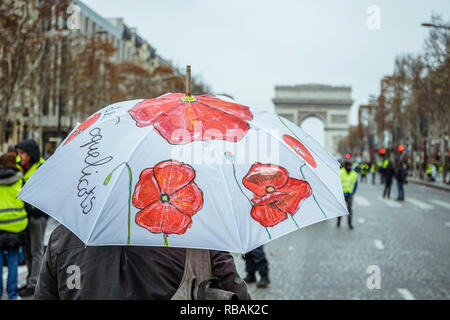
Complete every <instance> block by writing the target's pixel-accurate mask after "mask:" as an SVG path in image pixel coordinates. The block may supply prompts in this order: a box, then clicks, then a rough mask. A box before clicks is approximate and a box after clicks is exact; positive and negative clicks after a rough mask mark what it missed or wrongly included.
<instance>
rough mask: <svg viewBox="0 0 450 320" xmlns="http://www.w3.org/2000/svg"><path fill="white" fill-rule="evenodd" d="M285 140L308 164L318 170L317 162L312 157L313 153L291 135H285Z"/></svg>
mask: <svg viewBox="0 0 450 320" xmlns="http://www.w3.org/2000/svg"><path fill="white" fill-rule="evenodd" d="M283 140H284V142H286V143H287V144H288V145H289V146H290V147H291V148H292V149H293V150H294V151H295V152H296V153H297V154H298V155H299V156H300V157H302V158H303V159H304V160H305V161H306V162H308V163H309V164H310V165H311V166H312V167H313V168H317V163H316V160H314V157H313V156H312V154H311V152H309V150H308V149H306V147H305V146H304V145H303V143H301V142H300V141H298V140H297V139H296V138H294V137H292V136H290V135H287V134H285V135H283Z"/></svg>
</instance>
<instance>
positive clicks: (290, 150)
mask: <svg viewBox="0 0 450 320" xmlns="http://www.w3.org/2000/svg"><path fill="white" fill-rule="evenodd" d="M19 197H20V198H21V199H23V200H24V201H26V202H28V203H30V204H32V205H34V206H35V207H37V208H39V209H41V210H42V211H44V212H46V213H47V214H48V215H50V216H52V217H53V218H54V219H56V220H57V221H58V222H60V223H62V224H63V225H65V226H66V227H67V228H68V229H70V230H71V231H72V232H73V233H74V234H76V235H77V236H78V237H79V238H80V239H81V240H82V241H83V242H84V243H85V244H86V245H95V246H109V245H136V246H163V245H165V246H169V245H170V246H172V247H186V248H201V249H215V250H224V251H230V252H238V253H246V252H248V251H250V250H252V249H254V248H256V247H258V246H260V245H262V244H264V243H266V242H268V241H270V240H273V239H276V238H278V237H280V236H282V235H285V234H287V233H289V232H292V231H295V230H298V229H301V228H303V227H306V226H308V225H311V224H313V223H316V222H319V221H323V220H326V219H330V218H335V217H338V216H342V215H346V214H348V212H347V209H346V205H345V201H344V197H343V192H342V187H341V182H340V176H339V163H338V162H337V161H336V160H335V159H334V158H333V157H332V156H331V155H330V154H329V153H328V152H327V151H326V150H325V149H324V148H323V147H322V146H321V145H320V144H319V143H318V142H317V141H315V140H314V139H313V138H312V137H311V136H309V135H308V134H307V133H305V132H304V131H303V130H302V129H300V128H299V127H297V126H296V125H295V124H294V123H292V122H290V121H288V120H286V119H284V118H281V117H279V116H277V115H275V114H272V113H270V112H267V111H264V110H260V109H257V108H249V107H246V106H243V105H240V104H237V103H235V102H234V101H232V100H231V99H228V98H225V97H217V96H212V95H205V96H198V97H194V96H191V95H190V94H188V95H186V96H185V95H184V94H167V95H164V96H162V97H160V98H157V99H148V100H133V101H125V102H119V103H115V104H113V105H110V106H108V107H105V108H103V109H101V110H100V111H98V112H96V113H95V114H94V115H92V116H91V117H89V118H88V119H87V120H86V121H84V122H83V123H82V124H80V125H79V126H78V127H77V128H76V129H75V130H73V132H72V133H71V134H70V135H69V136H68V137H67V138H66V140H65V141H64V143H63V144H61V145H60V146H59V147H58V148H57V150H56V152H55V153H54V154H53V156H52V157H50V158H49V159H48V160H47V161H46V162H45V163H44V164H43V165H42V166H41V167H40V168H39V170H37V172H36V173H35V174H34V175H33V176H32V177H31V178H30V179H29V180H28V182H27V183H26V185H25V186H24V188H23V190H22V191H21V193H20V194H19Z"/></svg>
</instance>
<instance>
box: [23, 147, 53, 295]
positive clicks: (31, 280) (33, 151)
mask: <svg viewBox="0 0 450 320" xmlns="http://www.w3.org/2000/svg"><path fill="white" fill-rule="evenodd" d="M16 151H17V154H18V156H19V157H20V166H21V167H22V169H23V180H24V182H25V183H26V182H27V181H28V179H30V178H31V176H32V175H33V174H34V173H35V172H36V170H37V169H38V168H39V167H40V166H41V165H42V164H43V163H44V159H43V158H42V157H41V152H40V150H39V146H38V144H37V143H36V141H34V140H32V139H28V140H23V141H21V142H19V143H18V144H17V145H16ZM25 210H26V212H27V214H28V218H29V223H28V228H27V231H28V238H29V241H28V242H27V245H26V246H25V247H24V257H25V262H26V265H27V269H28V277H27V283H26V285H25V286H23V287H21V288H20V289H19V295H20V296H21V297H28V296H32V295H33V293H34V289H35V287H36V283H37V278H38V275H39V269H40V267H41V261H42V256H43V254H44V234H45V228H46V226H47V219H48V216H47V215H46V214H45V213H43V212H42V211H41V210H39V209H38V208H36V207H34V206H32V205H29V204H28V203H25Z"/></svg>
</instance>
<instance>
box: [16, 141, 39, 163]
mask: <svg viewBox="0 0 450 320" xmlns="http://www.w3.org/2000/svg"><path fill="white" fill-rule="evenodd" d="M16 151H17V154H18V155H19V157H20V159H21V160H20V165H21V166H22V167H24V168H28V167H30V166H31V165H33V164H34V163H36V162H38V161H39V159H40V157H41V151H40V150H39V146H38V144H37V142H36V141H34V140H32V139H28V140H23V141H21V142H19V143H18V144H17V145H16Z"/></svg>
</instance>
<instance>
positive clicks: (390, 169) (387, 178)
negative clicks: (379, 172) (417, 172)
mask: <svg viewBox="0 0 450 320" xmlns="http://www.w3.org/2000/svg"><path fill="white" fill-rule="evenodd" d="M394 176H395V169H394V165H393V164H392V162H389V163H388V165H387V167H386V168H384V191H383V198H385V197H386V196H387V197H388V199H390V198H391V186H392V179H393V178H394Z"/></svg>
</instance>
